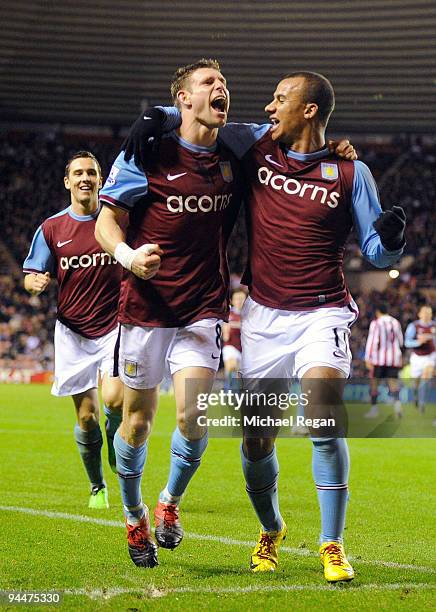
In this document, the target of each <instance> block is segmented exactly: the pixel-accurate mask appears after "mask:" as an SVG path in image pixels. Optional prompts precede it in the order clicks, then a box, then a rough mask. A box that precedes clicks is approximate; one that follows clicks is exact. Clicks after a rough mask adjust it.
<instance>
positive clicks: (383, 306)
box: [375, 302, 389, 314]
mask: <svg viewBox="0 0 436 612" xmlns="http://www.w3.org/2000/svg"><path fill="white" fill-rule="evenodd" d="M375 309H376V311H378V312H380V313H381V314H388V312H389V306H388V304H387V302H377V304H376V305H375Z"/></svg>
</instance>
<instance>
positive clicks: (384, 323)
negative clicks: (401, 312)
mask: <svg viewBox="0 0 436 612" xmlns="http://www.w3.org/2000/svg"><path fill="white" fill-rule="evenodd" d="M402 346H403V332H402V331H401V325H400V322H399V321H397V319H394V317H391V316H390V315H388V314H384V315H382V316H381V317H378V319H374V321H371V325H370V326H369V334H368V339H367V341H366V348H365V361H369V362H370V363H371V364H372V365H377V366H391V367H395V368H400V367H401V365H402V358H401V357H402V356H401V347H402Z"/></svg>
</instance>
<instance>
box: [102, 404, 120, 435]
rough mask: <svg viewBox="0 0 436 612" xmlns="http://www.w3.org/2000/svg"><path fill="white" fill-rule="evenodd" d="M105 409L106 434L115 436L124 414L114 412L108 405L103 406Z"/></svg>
mask: <svg viewBox="0 0 436 612" xmlns="http://www.w3.org/2000/svg"><path fill="white" fill-rule="evenodd" d="M103 411H104V414H105V416H106V434H107V436H108V437H111V438H113V437H114V435H115V432H116V430H117V429H118V427H119V426H120V425H121V421H122V414H121V413H120V412H112V411H111V409H110V408H108V407H107V406H106V405H104V406H103Z"/></svg>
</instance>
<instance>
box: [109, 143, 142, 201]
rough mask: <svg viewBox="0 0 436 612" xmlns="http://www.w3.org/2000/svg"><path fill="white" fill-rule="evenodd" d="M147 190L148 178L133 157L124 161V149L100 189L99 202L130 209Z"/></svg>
mask: <svg viewBox="0 0 436 612" xmlns="http://www.w3.org/2000/svg"><path fill="white" fill-rule="evenodd" d="M147 192H148V180H147V177H146V176H145V174H144V172H143V171H142V170H140V169H139V168H138V166H136V165H135V162H134V160H133V158H132V159H131V160H130V161H129V162H126V161H124V151H121V153H120V154H119V155H118V157H117V158H116V160H115V161H114V163H113V165H112V168H111V171H110V173H109V176H108V177H107V179H106V182H105V184H104V185H103V189H102V190H101V191H100V202H101V203H102V204H109V205H111V206H117V207H119V208H122V209H124V210H131V209H132V208H133V207H134V206H135V204H136V202H137V201H138V200H139V199H140V198H142V197H143V196H145V195H146V194H147Z"/></svg>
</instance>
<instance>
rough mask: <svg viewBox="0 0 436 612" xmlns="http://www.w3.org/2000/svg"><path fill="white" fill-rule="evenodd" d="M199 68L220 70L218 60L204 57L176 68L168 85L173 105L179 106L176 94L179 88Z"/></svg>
mask: <svg viewBox="0 0 436 612" xmlns="http://www.w3.org/2000/svg"><path fill="white" fill-rule="evenodd" d="M199 68H214V69H215V70H218V71H219V72H221V68H220V65H219V62H218V60H215V59H205V58H204V57H202V58H201V59H199V60H198V62H194V63H193V64H188V65H187V66H182V67H181V68H177V70H176V71H175V73H174V74H173V76H172V79H171V85H170V91H171V97H172V99H173V103H174V105H175V106H177V107H178V106H179V103H178V100H177V94H178V93H179V91H180V90H181V89H183V88H184V87H185V86H186V85H185V84H186V81H187V80H188V79H189V77H190V76H191V74H192V73H193V72H195V71H196V70H198V69H199Z"/></svg>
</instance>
